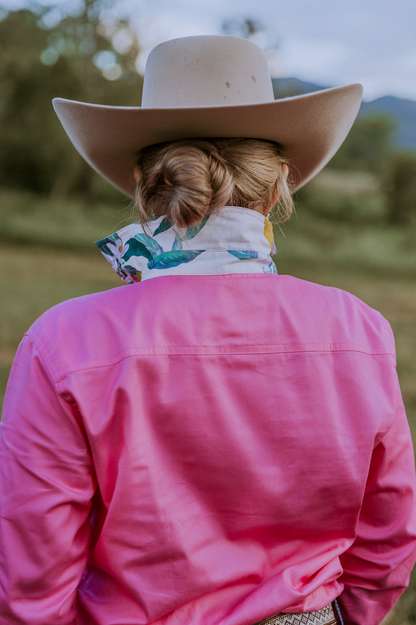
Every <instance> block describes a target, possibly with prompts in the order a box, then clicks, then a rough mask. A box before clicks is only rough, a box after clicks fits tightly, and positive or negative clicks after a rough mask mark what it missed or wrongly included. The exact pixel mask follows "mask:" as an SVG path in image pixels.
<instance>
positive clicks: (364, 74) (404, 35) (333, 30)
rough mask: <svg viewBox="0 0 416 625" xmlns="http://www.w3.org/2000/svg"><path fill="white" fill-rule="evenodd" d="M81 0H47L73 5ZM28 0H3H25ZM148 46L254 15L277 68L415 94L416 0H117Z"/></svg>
mask: <svg viewBox="0 0 416 625" xmlns="http://www.w3.org/2000/svg"><path fill="white" fill-rule="evenodd" d="M71 1H72V2H77V1H79V0H56V2H51V0H42V2H43V3H44V4H49V3H51V4H59V3H61V4H62V6H68V4H69V3H70V2H71ZM24 2H25V0H3V1H2V4H3V5H4V4H6V3H7V4H9V6H13V7H16V8H17V7H18V6H19V5H21V4H24ZM111 4H112V5H113V6H116V7H118V11H121V12H124V13H125V14H128V15H129V16H130V17H131V18H132V20H133V23H134V25H135V28H136V30H137V31H138V32H139V36H140V41H141V43H142V46H143V48H144V50H143V53H142V57H141V59H140V64H139V65H140V66H141V67H143V66H144V63H145V59H146V56H147V54H148V51H149V50H150V49H151V48H152V47H153V46H155V45H156V44H158V43H160V42H161V41H164V40H166V39H172V38H175V37H182V36H187V35H199V34H218V33H221V27H222V24H223V22H224V20H230V19H234V20H235V19H237V20H238V19H244V18H250V19H253V20H256V21H258V22H259V23H260V24H262V25H263V26H264V29H265V36H264V41H259V42H258V43H260V44H264V45H266V46H269V47H272V46H276V44H277V48H275V54H274V55H273V58H272V63H271V69H272V72H273V74H274V75H276V76H278V75H282V76H296V77H297V78H301V79H303V80H308V81H311V82H315V83H317V84H319V85H323V86H339V85H344V84H348V83H353V82H361V83H362V84H363V86H364V98H365V99H367V100H371V99H374V98H377V97H379V96H383V95H396V96H399V97H403V98H409V99H413V100H416V0H118V1H115V2H112V3H111Z"/></svg>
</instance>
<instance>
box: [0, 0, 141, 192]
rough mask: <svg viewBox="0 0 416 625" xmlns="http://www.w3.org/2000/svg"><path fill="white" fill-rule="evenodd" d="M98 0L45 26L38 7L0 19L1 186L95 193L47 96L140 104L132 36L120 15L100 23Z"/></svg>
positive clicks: (87, 170) (86, 169) (90, 175)
mask: <svg viewBox="0 0 416 625" xmlns="http://www.w3.org/2000/svg"><path fill="white" fill-rule="evenodd" d="M101 5H102V2H101V1H99V0H84V6H83V10H82V12H81V13H80V14H79V15H77V16H76V17H71V16H67V17H64V18H63V19H62V20H61V21H60V22H59V24H58V25H56V26H55V27H53V28H49V29H48V28H46V27H45V24H44V23H43V21H42V19H43V17H44V15H45V13H46V9H43V13H42V12H41V13H38V14H37V13H33V12H32V11H29V10H20V11H15V12H11V13H9V14H8V16H7V17H6V18H5V19H4V20H3V21H0V82H1V84H2V90H1V94H0V134H1V137H2V140H1V144H0V184H1V185H2V186H3V187H8V188H17V187H18V188H22V189H27V190H31V191H36V192H40V193H43V194H50V195H51V196H52V197H54V198H56V197H58V198H65V197H67V195H68V194H69V193H71V192H72V193H73V192H77V193H82V194H83V195H84V197H85V198H86V200H87V201H88V202H92V201H94V200H96V199H97V197H96V194H95V193H94V191H95V189H96V187H97V186H98V185H97V183H95V182H94V180H95V179H96V178H97V175H96V174H95V173H94V172H93V171H92V170H91V168H90V167H89V166H88V165H87V164H86V163H85V162H84V161H83V160H82V158H81V157H80V156H79V155H78V154H77V153H76V151H75V150H74V148H73V146H72V145H71V143H70V142H69V140H68V138H67V136H66V134H65V132H64V131H63V129H62V127H61V125H60V123H59V120H58V118H57V117H56V115H55V113H54V111H53V108H52V103H51V101H52V99H53V98H54V97H64V98H69V99H74V100H81V101H86V102H92V103H94V102H95V103H101V104H113V105H120V104H124V105H136V106H138V105H139V104H140V96H141V86H142V79H141V77H139V76H138V74H137V72H136V71H135V69H134V61H135V59H136V57H137V54H138V51H139V47H138V42H137V39H136V37H135V35H134V33H133V31H131V29H129V26H128V23H126V22H125V21H117V22H114V21H113V22H112V23H111V24H109V23H107V24H103V23H102V22H101V21H100V15H101V13H100V7H101ZM120 34H121V40H120V36H119V35H120ZM117 37H118V39H117ZM123 37H124V42H125V41H126V40H127V43H129V40H130V44H129V45H127V46H126V43H124V44H123ZM113 42H115V45H116V48H117V49H115V47H114V43H113ZM103 55H104V56H103ZM106 63H107V65H106ZM108 63H110V64H109V65H108ZM111 72H113V73H111ZM114 72H115V73H114ZM106 76H107V77H106ZM116 77H117V80H113V79H114V78H116ZM108 78H111V80H110V79H108ZM107 188H108V189H109V188H110V187H109V185H107Z"/></svg>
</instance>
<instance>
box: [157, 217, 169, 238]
mask: <svg viewBox="0 0 416 625" xmlns="http://www.w3.org/2000/svg"><path fill="white" fill-rule="evenodd" d="M172 226H173V224H172V222H171V221H170V220H169V219H168V218H167V217H163V219H162V221H161V222H160V224H159V225H158V227H157V228H156V230H155V231H154V233H153V236H154V237H155V236H157V235H158V234H162V232H165V230H169V228H172Z"/></svg>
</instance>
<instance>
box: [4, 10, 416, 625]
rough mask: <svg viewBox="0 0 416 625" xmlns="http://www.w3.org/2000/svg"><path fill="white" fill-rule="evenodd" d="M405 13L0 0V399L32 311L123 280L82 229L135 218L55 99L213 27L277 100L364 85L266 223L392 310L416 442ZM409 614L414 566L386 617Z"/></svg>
mask: <svg viewBox="0 0 416 625" xmlns="http://www.w3.org/2000/svg"><path fill="white" fill-rule="evenodd" d="M415 25H416V3H415V2H414V0H396V1H395V3H394V6H393V3H391V2H390V0H389V1H386V0H366V2H362V0H348V2H347V1H345V0H338V2H334V0H315V1H314V2H313V3H311V2H310V0H292V1H291V2H290V3H288V2H283V1H282V0H227V2H223V0H199V1H197V0H118V1H117V0H115V1H112V2H109V1H107V0H64V1H59V0H55V1H54V0H42V1H41V2H31V1H30V0H27V1H26V0H0V240H1V245H0V259H1V264H0V288H1V299H0V403H2V400H3V397H4V391H5V387H6V383H7V379H8V375H9V371H10V367H11V363H12V360H13V357H14V354H15V351H16V349H17V346H18V344H19V342H20V340H21V338H22V336H23V334H24V332H25V331H26V330H27V328H28V327H29V326H30V325H31V324H32V323H33V321H34V320H35V319H36V318H37V317H38V316H39V315H41V314H42V313H43V312H44V311H45V310H46V309H47V308H50V307H51V306H53V305H54V304H56V303H58V302H60V301H62V300H64V299H68V298H71V297H77V296H80V295H83V294H86V293H91V292H94V291H99V290H104V289H108V288H112V287H114V286H119V285H121V284H122V283H121V281H120V279H119V278H118V277H117V276H116V274H113V272H112V270H111V268H110V266H109V265H108V264H107V263H106V261H105V260H104V259H103V258H102V257H101V256H100V254H99V252H98V251H96V249H95V248H94V245H93V242H94V241H95V240H97V239H100V238H102V237H104V236H106V235H108V234H110V233H111V232H114V231H115V230H116V229H118V228H121V227H123V226H125V225H127V223H129V222H130V221H132V220H134V216H133V214H132V207H131V202H130V200H128V199H126V198H125V197H124V196H122V195H121V194H120V193H119V192H118V191H117V190H115V189H114V188H112V187H111V186H110V184H109V183H107V182H106V181H104V180H102V179H101V178H100V177H99V176H98V175H97V174H96V173H95V172H94V171H93V170H92V169H90V168H89V167H88V165H87V164H86V163H85V162H84V161H83V160H82V158H81V157H80V156H79V155H78V153H77V152H76V151H75V149H74V148H73V147H72V145H71V143H70V142H69V139H68V138H67V136H66V134H65V132H64V131H63V129H62V127H61V126H60V123H59V121H58V119H57V117H56V115H55V114H54V112H53V109H52V105H51V100H52V98H53V97H63V98H69V99H73V100H81V101H85V102H91V103H99V104H110V105H124V106H139V105H140V102H141V88H142V76H143V73H144V67H145V63H146V58H147V55H148V54H149V51H150V50H151V49H152V48H153V47H154V46H155V45H157V44H158V43H160V42H161V41H164V40H167V39H172V38H174V37H181V36H187V35H198V34H221V33H223V34H232V35H237V36H242V37H248V38H250V39H252V40H254V41H255V42H256V43H258V44H259V45H260V46H262V47H263V48H264V49H265V52H266V54H267V57H268V60H269V64H270V71H271V74H272V77H273V87H274V91H275V97H276V98H281V97H288V96H293V95H298V94H301V93H306V92H310V91H314V90H317V89H322V88H325V87H333V86H341V85H345V84H349V83H354V82H361V83H362V84H363V86H364V102H363V105H362V108H361V111H360V114H359V116H358V119H357V121H356V123H355V125H354V127H353V129H352V131H351V133H350V135H349V136H348V138H347V140H346V141H345V143H344V145H343V146H342V148H341V149H340V151H339V152H338V154H337V155H336V156H335V157H334V158H333V160H332V161H331V162H330V163H329V165H328V166H327V167H326V168H325V170H324V171H323V172H321V173H320V174H319V175H318V176H317V177H316V179H314V180H313V181H312V182H311V183H309V184H308V185H307V186H306V187H305V188H304V189H302V190H301V191H299V192H298V194H297V195H296V198H295V199H296V206H297V211H296V214H295V215H294V216H293V217H292V219H291V220H290V222H289V223H287V224H284V225H282V226H281V227H276V228H275V240H276V246H277V249H278V254H277V256H276V258H275V261H276V264H277V267H278V270H279V273H283V274H284V273H286V274H292V275H295V276H297V277H300V278H304V279H307V280H311V281H314V282H319V283H321V284H327V285H331V286H335V287H339V288H343V289H346V290H348V291H350V292H352V293H354V294H355V295H357V296H358V297H359V298H361V299H362V300H364V301H365V302H366V303H367V304H369V305H370V306H372V307H374V308H377V309H378V310H380V311H381V312H382V314H383V315H384V316H385V317H386V318H387V319H388V320H389V322H390V323H391V325H392V327H393V331H394V333H395V337H396V345H397V359H398V372H399V378H400V381H401V386H402V391H403V397H404V401H405V405H406V409H407V414H408V417H409V423H410V427H411V430H412V433H413V436H414V439H415V440H416V244H415V239H416V27H415ZM126 288H128V287H126ZM410 623H416V575H415V578H414V579H413V580H412V583H411V586H410V587H409V589H408V590H407V591H406V592H405V594H404V595H403V597H402V598H401V600H400V601H399V603H398V605H397V607H396V608H395V610H394V611H393V612H392V613H391V614H390V615H389V616H388V617H387V618H386V619H385V621H384V625H387V624H390V625H408V624H410Z"/></svg>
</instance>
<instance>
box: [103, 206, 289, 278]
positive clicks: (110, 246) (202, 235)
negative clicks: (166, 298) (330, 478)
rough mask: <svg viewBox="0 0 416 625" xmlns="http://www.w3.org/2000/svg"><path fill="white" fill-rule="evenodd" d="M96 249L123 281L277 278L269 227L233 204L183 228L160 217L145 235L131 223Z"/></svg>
mask: <svg viewBox="0 0 416 625" xmlns="http://www.w3.org/2000/svg"><path fill="white" fill-rule="evenodd" d="M96 246H97V247H98V248H99V250H100V251H101V252H102V254H103V255H104V256H105V258H106V259H107V260H108V261H109V262H110V263H111V266H112V267H113V269H114V270H115V271H116V272H117V273H118V275H119V276H120V277H121V278H122V279H123V280H124V281H125V282H129V283H134V282H140V281H141V280H147V279H148V278H152V277H156V276H178V275H191V274H193V275H217V274H232V273H274V274H277V269H276V266H275V264H274V262H273V260H272V258H271V256H272V255H273V254H275V253H276V248H275V246H274V241H273V227H272V224H271V223H270V221H269V220H268V219H267V218H266V217H264V216H263V215H261V214H260V213H257V212H256V211H254V210H250V209H247V208H240V207H238V206H225V207H223V208H221V209H220V210H218V211H216V212H215V213H212V214H210V215H207V216H206V217H204V219H203V220H202V221H200V222H199V223H197V224H195V225H194V226H190V227H188V228H178V227H177V226H174V225H173V224H172V223H171V222H170V221H169V220H168V219H167V218H166V217H158V218H157V219H155V220H154V221H152V222H150V224H149V225H148V227H147V228H146V231H145V230H144V229H143V227H142V226H141V225H140V224H138V223H134V224H131V225H129V226H126V227H125V228H122V229H121V230H119V231H118V232H115V233H114V234H111V235H110V236H108V237H106V238H105V239H101V240H100V241H97V242H96Z"/></svg>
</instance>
